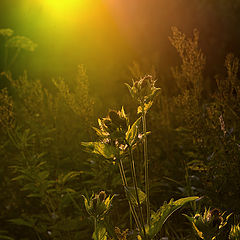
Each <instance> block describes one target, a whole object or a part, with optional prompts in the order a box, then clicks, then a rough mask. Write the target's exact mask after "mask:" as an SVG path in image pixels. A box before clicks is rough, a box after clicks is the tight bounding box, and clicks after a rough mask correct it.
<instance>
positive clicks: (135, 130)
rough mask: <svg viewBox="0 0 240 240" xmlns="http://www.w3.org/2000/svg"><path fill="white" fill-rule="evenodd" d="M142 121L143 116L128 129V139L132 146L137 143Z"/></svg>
mask: <svg viewBox="0 0 240 240" xmlns="http://www.w3.org/2000/svg"><path fill="white" fill-rule="evenodd" d="M140 122H141V117H139V118H138V119H137V120H136V121H135V122H134V123H133V125H132V126H131V128H130V129H128V131H127V133H126V141H127V142H128V144H129V145H130V146H132V145H133V144H134V143H135V139H136V137H137V134H138V127H139V124H140Z"/></svg>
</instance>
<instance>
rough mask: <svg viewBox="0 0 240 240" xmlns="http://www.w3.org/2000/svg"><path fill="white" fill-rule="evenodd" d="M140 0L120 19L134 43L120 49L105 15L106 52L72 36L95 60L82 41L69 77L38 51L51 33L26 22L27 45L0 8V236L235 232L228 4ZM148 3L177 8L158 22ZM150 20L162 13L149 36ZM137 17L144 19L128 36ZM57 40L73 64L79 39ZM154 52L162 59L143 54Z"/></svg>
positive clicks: (98, 237) (217, 237)
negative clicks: (40, 35) (108, 39)
mask: <svg viewBox="0 0 240 240" xmlns="http://www.w3.org/2000/svg"><path fill="white" fill-rule="evenodd" d="M149 1H150V0H149ZM52 2H54V1H52ZM83 2H85V0H84V1H83ZM133 2H134V1H133ZM150 2H151V3H149V5H147V4H146V3H145V2H144V1H143V0H142V1H140V2H139V5H138V7H139V12H138V13H136V16H134V17H133V18H132V22H131V24H129V26H125V25H122V26H121V27H124V26H125V27H126V32H128V31H129V32H131V33H132V35H130V36H128V37H130V38H131V41H132V44H133V45H134V46H135V47H137V48H138V49H140V50H138V51H136V52H134V51H133V52H134V53H133V52H131V51H130V52H128V53H126V52H127V51H128V50H127V49H128V47H129V45H128V46H127V45H124V44H123V43H122V42H121V41H122V40H119V39H118V40H119V42H117V41H116V39H115V38H117V36H118V35H114V34H113V35H114V36H113V35H111V34H110V32H111V29H115V27H116V26H115V25H113V24H112V25H111V27H109V29H110V30H109V29H108V31H106V32H104V34H106V35H107V36H111V37H112V41H113V43H111V44H110V45H109V48H108V43H107V42H106V44H105V45H104V48H106V52H105V53H106V55H104V54H103V52H101V51H100V50H99V48H98V47H99V46H98V47H96V48H94V46H95V45H94V43H93V42H92V41H90V42H89V43H88V41H87V40H86V39H85V40H84V41H83V43H82V44H83V47H82V48H84V47H87V46H89V47H93V51H91V50H89V52H90V53H89V54H90V56H91V57H95V58H96V59H95V60H94V59H92V61H91V60H90V58H91V57H89V58H88V57H86V56H87V50H86V49H85V50H84V51H85V53H84V54H86V56H84V57H83V55H81V57H83V59H85V60H86V63H85V62H84V61H83V62H82V61H81V62H82V63H83V64H80V65H78V67H76V69H75V71H74V73H73V71H72V67H71V68H68V64H69V63H66V62H64V59H57V58H58V56H59V55H58V54H56V55H53V56H52V58H50V57H49V59H48V58H46V56H47V51H50V50H51V49H45V50H44V49H43V47H42V46H41V43H43V44H45V46H46V44H47V43H48V42H49V41H50V39H51V36H53V35H51V33H49V32H46V33H45V34H46V36H45V40H44V38H42V39H41V38H40V39H38V37H37V36H38V35H37V34H36V32H34V31H33V39H34V40H33V39H32V38H31V37H30V36H31V34H27V36H28V37H27V36H25V32H24V30H23V29H21V28H17V26H16V29H18V30H17V31H16V30H15V29H13V28H10V27H11V26H12V27H14V24H13V23H14V21H13V20H12V22H11V21H10V20H9V19H8V18H10V17H9V16H6V17H5V18H4V17H3V16H2V19H3V20H4V19H5V22H4V21H3V23H4V24H3V27H2V26H0V27H1V28H0V50H1V51H0V58H1V60H0V136H1V137H0V163H1V164H0V190H1V194H0V213H1V214H0V239H8V240H13V239H15V240H30V239H31V240H35V239H36V240H45V239H46V240H78V239H85V240H88V239H94V240H131V239H132V240H158V239H162V240H164V239H169V240H171V239H176V240H177V239H179V240H181V239H182V240H183V239H186V240H194V239H205V240H225V239H231V240H237V239H240V227H239V222H240V215H239V214H240V207H239V202H240V79H239V67H240V61H239V48H238V45H237V43H238V42H239V40H240V31H239V29H236V27H235V26H236V25H234V24H236V23H237V21H238V19H239V17H240V4H239V3H238V2H237V1H226V0H222V1H211V2H209V1H187V0H184V1H174V3H169V4H167V3H164V1H150ZM187 3H188V4H189V5H188V9H185V8H184V6H186V4H187ZM109 4H110V5H111V4H112V5H114V4H113V3H112V1H109ZM126 4H127V3H126ZM134 4H135V5H134ZM136 4H137V3H129V5H127V6H128V8H127V10H126V13H125V18H124V19H125V20H126V19H128V17H129V13H130V12H131V9H132V8H133V6H136ZM115 5H116V6H115ZM115 5H114V8H113V9H115V11H116V8H117V7H119V9H120V8H121V6H118V4H117V3H116V4H115ZM165 5H166V6H165ZM2 6H3V7H5V8H6V9H7V6H8V4H7V3H6V2H5V1H4V4H3V5H2ZM49 6H50V5H49ZM51 6H52V5H51ZM60 6H61V8H60ZM97 6H98V5H97ZM154 6H155V7H156V8H157V7H163V6H165V8H166V9H165V11H166V12H169V14H170V13H171V12H172V11H173V10H174V9H177V10H178V11H179V16H178V14H177V15H176V16H172V17H173V20H172V21H171V20H169V19H170V17H166V16H165V14H166V12H165V13H164V14H162V15H161V11H160V10H156V9H155V10H154ZM58 7H59V8H58V11H59V12H58V17H59V16H61V14H62V12H61V11H63V9H64V7H65V6H64V4H63V6H62V5H61V4H60V5H58ZM82 7H83V6H82ZM144 7H145V11H146V16H145V15H144V14H143V12H144V11H143V10H144ZM151 7H152V8H151ZM60 9H61V11H60ZM84 9H85V8H84ZM95 10H96V9H95ZM180 10H181V11H182V12H181V11H180ZM66 11H67V10H66ZM105 11H106V9H105V10H104V13H107V11H106V12H105ZM150 13H152V16H150V15H151V14H150ZM196 13H197V14H196ZM92 14H93V13H92ZM94 14H95V12H94ZM94 14H93V15H94ZM101 14H102V13H101ZM101 14H100V13H99V15H101ZM121 14H123V13H122V12H119V15H121ZM97 16H98V15H97ZM140 16H142V20H141V21H142V22H141V21H140V20H139V18H140ZM157 16H161V17H160V19H165V20H167V21H166V26H165V28H167V30H166V29H165V28H162V27H161V26H162V25H161V24H160V25H159V27H160V29H162V31H161V33H162V34H163V33H164V36H161V37H160V35H159V33H156V32H155V30H156V27H157V26H156V25H157V23H158V20H157ZM164 16H165V17H164ZM180 16H182V17H183V16H185V18H184V17H183V18H182V19H181V20H180V19H179V18H180ZM189 16H192V22H191V21H189ZM107 19H108V18H106V19H104V20H102V21H103V23H104V21H106V20H107ZM226 19H227V20H226ZM187 20H188V21H187ZM208 20H209V22H208ZM8 21H9V22H10V23H9V26H10V27H8V26H7V22H8ZM84 21H86V23H87V22H88V18H87V17H86V19H85V18H84ZM178 22H179V24H177V23H178ZM44 23H45V22H44ZM140 23H144V24H145V25H144V26H148V24H150V23H152V26H153V27H149V33H147V32H146V29H145V30H144V31H143V30H142V29H141V28H139V29H140V30H139V29H138V28H136V31H134V29H133V28H134V27H137V26H139V24H140ZM45 24H46V23H45ZM207 24H209V26H207ZM16 25H17V24H16ZM120 25H121V24H120ZM174 25H177V26H180V27H171V26H174ZM4 26H6V27H4ZM91 26H92V25H91ZM94 26H95V25H94ZM203 26H206V29H203ZM220 26H221V27H222V29H218V28H220ZM101 27H102V28H103V29H105V28H104V27H103V26H102V25H101ZM28 28H30V27H29V26H26V29H28ZM85 28H86V26H85ZM106 28H107V27H106ZM19 29H20V30H22V32H23V35H21V32H19ZM164 29H165V30H164ZM180 29H184V30H183V31H182V30H180ZM221 30H222V32H221ZM56 31H57V30H56ZM63 31H65V34H66V35H67V34H68V33H67V31H66V29H64V25H63ZM79 31H80V30H79ZM82 31H83V30H82ZM85 31H86V29H85V30H84V31H83V32H84V33H86V32H85ZM69 34H70V35H69V36H70V39H71V37H73V36H71V33H69ZM80 35H81V34H80ZM81 36H83V35H81ZM90 36H91V37H94V36H95V33H94V32H93V33H91V35H90ZM100 36H102V35H101V34H100ZM141 36H145V37H144V38H143V39H142V41H143V43H141V41H140V40H139V38H138V37H141ZM146 36H148V37H146ZM158 37H159V39H165V40H164V43H163V42H162V43H163V45H164V46H165V47H166V46H167V47H166V49H165V50H164V51H162V53H163V56H161V51H159V50H161V49H162V48H164V47H162V46H160V47H156V46H157V44H160V45H161V41H160V42H158V40H157V39H158ZM151 38H152V39H153V40H152V41H151ZM104 39H105V36H104V37H103V36H102V38H101V39H100V40H99V41H100V44H101V43H103V42H104ZM38 40H39V41H38ZM41 40H42V41H41ZM55 40H56V39H55ZM65 41H66V39H64V38H63V39H61V40H59V42H56V49H57V50H58V51H60V50H61V47H63V49H62V51H63V52H64V53H65V55H64V56H65V57H66V58H70V57H71V56H73V60H72V63H73V65H74V64H75V65H76V60H79V59H77V57H76V55H74V54H73V53H76V52H77V51H78V50H79V48H78V47H76V49H73V48H74V46H71V44H70V42H71V41H70V40H69V39H68V43H67V44H66V43H65ZM74 41H75V40H74ZM74 41H73V42H74ZM114 41H116V42H114ZM74 44H75V43H73V45H74ZM144 44H146V45H145V46H146V48H145V47H144ZM67 45H68V46H69V48H67ZM79 45H81V43H79ZM116 46H118V47H119V49H117V50H116V55H118V57H119V58H118V57H116V59H115V60H114V55H115V54H114V51H113V49H114V47H116ZM48 47H49V46H48ZM213 48H214V49H213ZM38 49H41V51H42V52H41V51H40V52H41V54H40V53H39V52H38V51H39V50H38ZM54 49H55V48H54ZM56 49H55V50H56ZM109 49H111V50H109ZM121 49H122V50H123V49H124V50H123V52H121ZM141 49H142V50H141ZM95 50H96V51H95ZM158 51H159V52H160V54H159V56H158V57H159V58H162V60H156V59H158V57H157V58H156V59H155V60H153V58H152V57H151V56H150V55H151V54H150V52H152V53H155V52H156V53H157V52H158ZM110 52H111V53H110ZM99 53H101V54H100V55H98V54H99ZM72 54H73V55H72ZM79 56H80V55H79ZM123 56H124V57H123ZM105 58H106V61H105ZM31 59H34V61H33V62H32V64H30V67H28V66H27V64H26V63H29V62H30V61H31ZM43 59H45V60H44V61H46V62H44V61H43ZM134 59H137V61H134V62H133V60H134ZM164 59H166V61H164ZM42 61H43V62H42ZM110 62H111V63H110ZM131 62H133V63H131ZM40 63H41V64H40ZM55 63H56V65H55ZM64 63H66V66H65V68H64V67H63V66H64ZM51 67H52V69H51ZM61 67H63V71H62V72H59V73H58V74H55V73H56V71H60V69H61ZM114 67H115V68H116V69H115V70H114ZM40 69H43V70H42V74H39V73H41V71H40ZM97 70H99V75H98V71H97ZM89 72H90V73H89ZM53 74H55V77H52V76H53ZM61 75H62V76H63V77H59V76H61ZM91 78H92V79H91Z"/></svg>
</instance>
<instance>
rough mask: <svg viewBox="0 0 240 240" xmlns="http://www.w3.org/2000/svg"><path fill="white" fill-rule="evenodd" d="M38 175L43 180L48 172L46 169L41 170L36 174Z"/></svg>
mask: <svg viewBox="0 0 240 240" xmlns="http://www.w3.org/2000/svg"><path fill="white" fill-rule="evenodd" d="M38 176H39V178H40V179H41V180H45V179H46V178H48V176H49V172H48V171H42V172H40V173H39V174H38Z"/></svg>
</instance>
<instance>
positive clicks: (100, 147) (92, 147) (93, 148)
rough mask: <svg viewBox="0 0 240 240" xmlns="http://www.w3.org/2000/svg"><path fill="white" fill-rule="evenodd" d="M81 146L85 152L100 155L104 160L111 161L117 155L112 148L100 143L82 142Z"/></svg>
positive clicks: (115, 149) (115, 150)
mask: <svg viewBox="0 0 240 240" xmlns="http://www.w3.org/2000/svg"><path fill="white" fill-rule="evenodd" d="M81 145H82V146H84V147H85V150H86V151H87V152H90V153H94V154H98V155H101V156H103V157H104V158H106V159H112V158H114V157H115V156H116V155H118V153H119V151H118V150H117V148H115V147H114V146H112V145H109V144H106V143H102V142H82V143H81Z"/></svg>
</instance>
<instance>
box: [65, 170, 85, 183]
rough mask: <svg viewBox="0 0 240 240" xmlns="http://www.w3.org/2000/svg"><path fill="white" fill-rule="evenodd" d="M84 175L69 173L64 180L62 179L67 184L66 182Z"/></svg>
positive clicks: (78, 172)
mask: <svg viewBox="0 0 240 240" xmlns="http://www.w3.org/2000/svg"><path fill="white" fill-rule="evenodd" d="M81 173H82V171H72V172H69V173H67V174H66V175H65V176H64V177H63V179H62V183H63V184H65V183H66V182H68V181H70V180H72V179H73V178H75V177H77V176H79V175H80V174H81Z"/></svg>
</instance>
